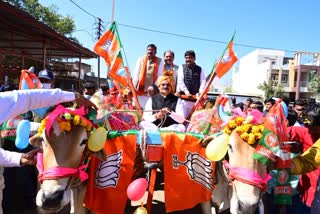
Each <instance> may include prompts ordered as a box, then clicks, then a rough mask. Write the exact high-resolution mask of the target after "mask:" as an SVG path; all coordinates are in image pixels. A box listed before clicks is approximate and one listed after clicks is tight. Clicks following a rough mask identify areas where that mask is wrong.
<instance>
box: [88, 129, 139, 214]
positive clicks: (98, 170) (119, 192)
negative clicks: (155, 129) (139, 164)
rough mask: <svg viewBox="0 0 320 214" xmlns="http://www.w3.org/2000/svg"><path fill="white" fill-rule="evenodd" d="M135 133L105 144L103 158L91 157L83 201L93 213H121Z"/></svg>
mask: <svg viewBox="0 0 320 214" xmlns="http://www.w3.org/2000/svg"><path fill="white" fill-rule="evenodd" d="M136 142H137V137H136V135H131V134H130V135H125V136H118V137H115V138H112V139H108V140H107V141H106V144H105V147H104V149H105V152H106V154H107V160H106V161H104V162H101V161H99V160H98V159H96V158H94V157H92V159H91V160H90V167H89V172H88V173H89V180H88V188H87V193H86V197H85V201H84V204H85V206H86V207H87V208H89V209H90V210H91V211H92V212H94V213H96V214H103V213H124V209H125V207H126V203H127V199H128V197H127V188H128V186H129V184H130V183H131V180H132V176H133V172H134V171H133V169H134V161H135V157H136Z"/></svg>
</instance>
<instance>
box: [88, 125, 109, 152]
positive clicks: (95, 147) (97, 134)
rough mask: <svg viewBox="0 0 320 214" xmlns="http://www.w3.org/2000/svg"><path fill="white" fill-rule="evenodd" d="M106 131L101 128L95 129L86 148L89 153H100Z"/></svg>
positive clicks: (105, 137)
mask: <svg viewBox="0 0 320 214" xmlns="http://www.w3.org/2000/svg"><path fill="white" fill-rule="evenodd" d="M106 139H107V131H106V129H105V128H103V127H99V128H97V129H96V130H95V131H94V132H93V133H92V134H91V135H90V137H89V140H88V147H89V149H90V150H91V151H93V152H97V151H100V150H101V149H102V148H103V147H104V144H105V142H106Z"/></svg>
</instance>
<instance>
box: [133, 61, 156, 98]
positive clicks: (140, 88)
mask: <svg viewBox="0 0 320 214" xmlns="http://www.w3.org/2000/svg"><path fill="white" fill-rule="evenodd" d="M153 61H154V71H153V82H156V80H157V77H158V67H159V62H160V60H158V58H157V57H156V56H155V57H154V58H153ZM147 63H148V57H147V56H145V57H144V59H143V62H142V67H141V70H140V75H139V84H138V91H137V92H138V95H142V94H145V90H144V82H145V78H146V73H147Z"/></svg>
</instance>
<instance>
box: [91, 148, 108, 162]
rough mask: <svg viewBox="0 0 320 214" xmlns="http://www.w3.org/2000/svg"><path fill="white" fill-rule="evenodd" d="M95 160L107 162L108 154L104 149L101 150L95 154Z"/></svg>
mask: <svg viewBox="0 0 320 214" xmlns="http://www.w3.org/2000/svg"><path fill="white" fill-rule="evenodd" d="M92 155H93V156H94V157H95V158H98V159H99V160H101V161H106V160H107V154H106V153H105V151H104V149H101V150H99V151H97V152H94V153H93V154H92Z"/></svg>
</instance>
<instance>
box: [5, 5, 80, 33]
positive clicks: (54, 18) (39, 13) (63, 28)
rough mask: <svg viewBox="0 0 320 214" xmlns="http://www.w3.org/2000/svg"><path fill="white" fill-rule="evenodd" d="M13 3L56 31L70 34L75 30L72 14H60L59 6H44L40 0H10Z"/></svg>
mask: <svg viewBox="0 0 320 214" xmlns="http://www.w3.org/2000/svg"><path fill="white" fill-rule="evenodd" d="M8 2H10V3H11V4H12V5H14V6H16V7H18V8H20V9H22V10H24V11H26V12H28V13H30V14H31V15H32V16H34V17H35V18H36V19H37V20H39V21H41V22H43V23H45V24H46V25H48V26H49V27H51V28H52V29H54V30H55V31H57V32H59V33H61V34H63V35H68V34H71V33H72V32H73V31H74V30H75V24H74V21H73V20H72V18H71V17H70V16H62V15H61V14H59V13H58V12H57V11H58V8H57V7H56V6H54V5H51V6H49V7H45V6H42V5H41V4H40V3H39V2H38V0H8Z"/></svg>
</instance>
